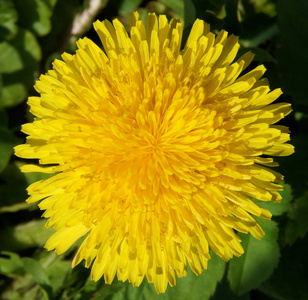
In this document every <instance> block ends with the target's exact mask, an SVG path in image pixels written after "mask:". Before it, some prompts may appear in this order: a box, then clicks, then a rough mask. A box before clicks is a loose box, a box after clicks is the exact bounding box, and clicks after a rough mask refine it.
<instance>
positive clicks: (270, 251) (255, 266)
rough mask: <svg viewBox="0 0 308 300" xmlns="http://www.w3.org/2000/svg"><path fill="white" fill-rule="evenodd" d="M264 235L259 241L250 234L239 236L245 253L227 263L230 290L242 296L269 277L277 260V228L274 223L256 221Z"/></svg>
mask: <svg viewBox="0 0 308 300" xmlns="http://www.w3.org/2000/svg"><path fill="white" fill-rule="evenodd" d="M258 222H259V224H260V225H261V227H262V228H263V229H264V232H265V235H264V237H263V238H262V239H261V240H260V241H259V240H257V239H255V238H254V237H253V236H252V235H251V234H247V235H246V234H239V236H240V238H241V239H242V245H243V248H244V251H245V253H244V254H243V255H242V256H240V257H239V258H233V259H232V260H231V261H230V263H229V269H228V279H229V281H230V286H231V289H232V290H233V291H234V292H235V293H236V294H237V295H242V294H244V293H246V292H248V291H250V290H251V289H255V288H257V287H258V286H259V284H260V283H261V282H263V281H265V280H266V279H267V278H269V277H270V275H271V274H272V272H273V271H274V269H275V267H276V266H277V264H278V260H279V246H278V244H277V237H278V228H277V224H276V223H275V222H274V221H268V220H261V219H258Z"/></svg>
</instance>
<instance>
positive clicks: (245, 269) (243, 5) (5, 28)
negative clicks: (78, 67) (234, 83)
mask: <svg viewBox="0 0 308 300" xmlns="http://www.w3.org/2000/svg"><path fill="white" fill-rule="evenodd" d="M89 3H90V1H89V0H88V1H86V0H85V1H83V0H0V199H1V201H0V226H1V227H0V234H1V243H0V251H1V255H0V298H1V299H13V300H19V299H27V300H32V299H112V300H115V299H117V300H120V299H121V300H124V299H147V300H148V299H166V300H169V299H174V300H176V299H187V300H188V299H209V298H210V297H211V295H212V299H215V300H225V299H228V300H232V299H239V300H248V299H252V300H256V299H260V300H270V299H281V300H293V299H294V300H298V299H299V300H304V299H308V288H307V284H308V275H307V274H308V272H307V271H306V269H307V267H308V264H307V260H308V258H307V257H308V256H307V253H308V238H307V235H306V234H307V231H308V187H307V182H308V172H307V167H308V160H307V148H308V139H307V137H308V133H307V132H308V131H307V129H308V126H307V122H308V74H307V70H308V17H307V16H308V1H306V0H277V1H275V0H250V1H249V0H242V1H240V0H159V1H142V0H122V1H115V0H109V1H108V0H102V1H101V6H100V8H99V9H97V10H96V11H95V12H94V14H93V16H92V17H90V18H89V20H88V22H87V23H86V24H84V26H82V30H80V31H79V32H78V33H76V34H72V24H74V22H75V21H76V18H78V15H79V14H81V13H84V12H85V11H86V10H87V9H88V6H89ZM135 10H138V11H139V12H140V14H141V17H142V18H143V19H145V17H146V15H147V13H148V12H153V11H154V12H156V13H163V14H166V15H167V16H168V18H172V17H177V18H181V19H182V21H183V23H184V42H185V39H186V38H187V35H188V33H189V30H190V28H191V25H192V24H193V22H194V20H195V19H196V18H200V19H203V20H205V21H206V22H208V23H210V24H211V28H212V30H213V31H214V32H218V31H219V30H220V29H225V30H227V31H228V32H229V33H234V34H236V35H239V36H240V44H241V49H240V53H239V55H240V54H242V53H244V52H246V51H248V50H250V51H253V52H254V53H255V54H256V56H255V60H254V62H253V63H252V67H254V66H256V65H258V64H261V63H263V64H264V65H265V66H266V68H267V73H266V76H265V77H267V78H268V79H269V82H270V85H271V88H276V87H281V88H282V90H283V92H284V94H283V95H282V96H281V97H280V99H279V100H278V101H282V102H290V103H291V104H292V107H293V113H292V114H291V115H289V116H288V117H287V118H285V119H284V120H283V121H282V122H280V124H284V125H287V126H289V127H290V130H291V137H292V138H291V142H292V144H293V145H295V154H293V155H292V156H290V157H284V158H279V159H278V161H279V163H280V167H279V168H278V171H280V172H281V173H282V174H284V175H285V184H284V185H285V189H284V192H283V193H282V194H283V201H282V204H280V205H279V204H275V205H273V204H267V208H268V209H269V210H270V211H271V212H272V214H273V221H264V220H260V223H261V225H262V227H263V228H264V230H265V232H266V235H265V237H264V238H263V239H262V240H261V241H257V240H256V239H254V238H253V237H252V236H249V235H241V238H242V240H243V246H244V248H245V254H244V255H243V256H241V257H240V258H235V259H233V260H231V261H230V262H229V263H225V262H224V261H223V260H222V259H220V258H219V257H217V256H215V255H214V254H213V253H212V259H211V260H210V261H209V267H208V270H206V271H204V272H203V273H202V275H200V276H198V277H196V276H195V275H194V274H193V273H192V272H191V271H189V272H188V275H187V277H186V278H182V279H178V280H177V285H176V287H174V288H170V287H168V289H167V291H166V293H165V294H163V295H157V294H156V292H155V290H154V287H153V285H150V284H148V283H147V282H146V280H145V281H144V282H143V283H142V285H141V286H140V287H139V288H133V287H132V285H131V284H128V283H127V282H126V283H122V282H117V281H116V280H115V282H114V283H113V284H112V285H104V281H103V279H101V280H100V281H99V282H97V283H95V282H92V281H91V280H90V279H89V273H90V271H89V270H87V269H85V268H84V267H83V266H82V264H81V265H79V266H77V267H76V268H75V269H74V270H72V269H71V268H70V263H71V259H72V257H73V255H74V252H75V250H76V247H77V246H78V245H76V247H75V248H73V249H71V250H69V251H68V252H67V253H65V254H64V255H61V256H57V255H56V254H54V253H53V252H47V251H46V250H45V249H43V245H44V243H45V241H46V240H47V238H48V237H49V236H50V235H51V234H52V232H53V229H48V230H47V229H46V228H44V222H45V220H44V219H41V217H40V216H41V214H42V212H41V211H39V210H38V208H37V205H35V204H34V205H28V204H26V203H25V199H26V198H27V193H26V187H27V186H28V185H29V184H30V183H32V182H34V181H36V180H39V179H43V178H44V176H46V175H42V174H39V173H29V174H22V173H21V172H20V171H19V168H18V166H19V165H20V164H21V163H23V162H22V160H19V159H17V158H16V157H14V156H13V147H14V146H15V145H17V144H19V143H22V142H23V141H24V139H25V136H24V135H22V134H21V133H20V126H21V124H23V123H26V122H29V121H31V120H32V116H31V115H30V114H29V112H28V107H27V105H26V99H27V97H28V96H29V95H36V93H35V91H34V89H33V87H32V86H33V84H34V82H35V80H36V79H37V78H38V76H39V74H41V73H45V72H46V71H47V70H48V69H50V68H51V63H52V61H53V60H54V59H55V58H60V55H61V54H62V53H63V52H64V51H66V52H70V53H74V51H75V50H76V46H75V42H76V40H77V39H78V38H79V37H83V36H84V35H87V36H88V37H89V38H91V39H93V40H94V41H95V42H97V43H99V40H98V37H97V35H96V34H95V32H94V30H93V29H92V25H91V24H92V21H94V20H96V19H100V20H103V19H106V18H107V19H109V20H111V19H113V18H115V17H118V18H119V19H120V20H121V22H123V23H124V24H125V25H127V24H128V15H129V13H130V12H132V11H135ZM77 244H78V243H77Z"/></svg>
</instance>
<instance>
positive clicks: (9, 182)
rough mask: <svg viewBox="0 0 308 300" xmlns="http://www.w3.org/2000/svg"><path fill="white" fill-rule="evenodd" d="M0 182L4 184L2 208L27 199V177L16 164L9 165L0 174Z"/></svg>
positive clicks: (0, 196)
mask: <svg viewBox="0 0 308 300" xmlns="http://www.w3.org/2000/svg"><path fill="white" fill-rule="evenodd" d="M0 180H1V181H2V182H3V184H1V185H0V198H1V203H0V205H1V206H11V205H13V204H15V203H21V202H24V201H25V200H26V199H27V192H26V188H27V183H26V180H25V176H24V175H23V174H22V173H21V172H20V170H19V168H18V167H17V166H16V165H15V164H13V163H9V164H8V165H7V167H6V168H5V169H4V170H3V172H2V173H1V174H0Z"/></svg>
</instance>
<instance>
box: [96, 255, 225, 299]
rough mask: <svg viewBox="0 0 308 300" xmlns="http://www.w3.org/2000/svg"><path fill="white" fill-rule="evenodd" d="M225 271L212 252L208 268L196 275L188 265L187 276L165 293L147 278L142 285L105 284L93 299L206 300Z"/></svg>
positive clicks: (221, 261)
mask: <svg viewBox="0 0 308 300" xmlns="http://www.w3.org/2000/svg"><path fill="white" fill-rule="evenodd" d="M224 271H225V262H224V261H223V260H222V259H221V258H220V257H218V256H217V255H215V254H214V253H213V252H211V260H210V261H209V262H208V268H207V270H205V271H203V272H202V274H201V275H199V276H196V275H195V274H194V273H193V272H192V271H191V269H190V268H189V267H188V270H187V276H186V277H182V278H177V282H176V285H175V286H174V287H170V286H168V288H167V290H166V292H165V293H164V294H157V292H156V291H155V288H154V285H153V284H151V283H148V282H147V280H146V279H144V281H143V282H142V284H141V285H140V287H133V286H132V284H128V283H122V282H119V281H115V282H114V283H112V284H111V285H106V286H104V287H103V288H102V289H101V290H100V291H99V292H97V293H96V294H95V296H94V297H93V298H91V299H93V300H105V299H110V300H134V299H140V300H156V299H157V300H160V299H163V300H178V299H181V300H190V299H194V300H199V299H200V300H201V299H202V300H206V299H209V298H210V297H211V295H212V294H213V293H214V292H215V289H216V285H217V282H218V281H219V280H221V279H222V277H223V274H224Z"/></svg>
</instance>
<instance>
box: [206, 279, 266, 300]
mask: <svg viewBox="0 0 308 300" xmlns="http://www.w3.org/2000/svg"><path fill="white" fill-rule="evenodd" d="M249 294H250V293H245V294H243V295H241V296H237V295H235V294H234V293H233V292H232V290H231V289H230V284H229V282H228V280H227V276H224V278H223V280H222V281H221V282H219V284H218V285H217V288H216V291H215V294H214V295H213V297H212V298H211V300H250V296H249ZM264 300H265V299H264Z"/></svg>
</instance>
